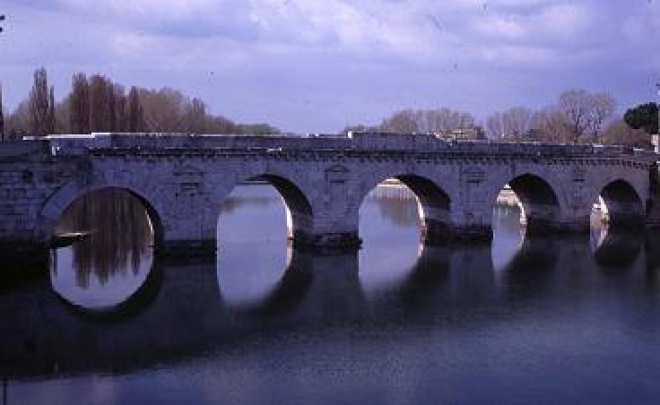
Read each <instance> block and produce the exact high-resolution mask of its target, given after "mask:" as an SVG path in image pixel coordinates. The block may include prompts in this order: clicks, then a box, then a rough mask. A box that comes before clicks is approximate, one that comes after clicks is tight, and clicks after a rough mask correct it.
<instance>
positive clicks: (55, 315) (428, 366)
mask: <svg viewBox="0 0 660 405" xmlns="http://www.w3.org/2000/svg"><path fill="white" fill-rule="evenodd" d="M91 200H93V201H91ZM417 210H418V208H417V203H416V200H415V199H414V197H413V196H412V195H411V194H410V193H409V192H408V191H407V189H402V188H398V187H396V186H392V185H388V186H385V185H383V186H379V187H378V188H377V189H375V190H374V192H372V194H370V195H369V196H368V197H367V198H366V199H365V202H364V203H363V206H362V208H361V211H360V215H361V217H360V235H361V237H362V239H363V247H362V249H360V251H359V252H354V253H346V254H336V255H318V254H314V253H312V252H307V251H300V250H297V249H293V248H291V247H290V246H289V245H288V243H287V239H286V215H285V208H284V205H283V203H282V200H281V198H280V197H279V195H278V194H277V192H276V191H275V189H274V188H272V187H270V186H268V185H245V186H240V187H239V188H237V189H236V190H235V191H234V193H232V195H231V198H230V199H229V200H228V201H225V202H224V203H223V204H222V206H221V207H220V208H219V212H220V214H219V220H218V255H217V260H216V261H202V260H186V261H183V260H167V261H162V260H160V259H154V256H153V254H152V243H153V237H152V235H151V228H150V224H149V221H148V219H147V217H146V215H145V212H144V209H143V208H142V207H141V206H140V205H139V203H137V201H136V200H133V199H132V198H131V197H130V196H128V195H127V194H123V193H122V192H118V191H116V190H108V191H106V192H104V194H102V195H99V196H96V197H95V199H90V201H83V200H79V201H78V202H76V203H75V206H74V207H72V208H71V210H70V211H69V212H67V215H65V218H63V219H62V220H61V221H60V224H59V226H58V230H59V231H61V232H72V231H79V230H85V231H91V232H92V234H91V235H90V236H89V237H88V238H86V239H85V240H83V241H81V242H79V243H77V244H75V245H73V246H69V247H63V248H59V249H57V250H55V251H53V252H52V253H51V263H50V264H49V266H48V268H44V269H37V271H30V272H29V273H30V274H36V276H31V277H26V278H25V279H24V280H23V279H20V280H12V281H11V282H9V281H5V282H0V331H1V334H0V377H2V403H3V404H22V405H27V404H51V405H57V404H67V405H68V404H76V403H77V404H99V405H100V404H155V403H158V404H317V405H318V404H526V405H527V404H585V403H594V404H623V403H626V404H656V403H657V401H658V398H660V384H658V383H657V379H658V377H660V361H658V360H659V359H660V343H659V342H660V234H654V233H648V234H646V235H644V234H639V233H638V234H635V233H629V234H619V233H613V232H609V233H608V232H607V231H606V230H604V229H603V230H601V229H598V228H599V227H598V226H595V227H594V229H592V232H591V234H589V235H575V236H562V237H535V238H525V237H524V229H522V228H521V225H520V223H521V220H520V211H519V209H518V208H517V207H516V206H515V205H513V206H511V205H502V206H497V207H495V208H494V211H493V223H494V240H493V242H492V244H489V245H475V246H460V247H459V246H450V247H423V246H420V244H419V240H420V229H419V214H418V211H417ZM596 222H597V221H596ZM596 225H598V224H597V223H596ZM2 267H3V265H1V264H0V268H2Z"/></svg>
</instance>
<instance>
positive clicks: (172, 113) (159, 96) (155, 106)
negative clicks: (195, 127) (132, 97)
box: [140, 87, 186, 132]
mask: <svg viewBox="0 0 660 405" xmlns="http://www.w3.org/2000/svg"><path fill="white" fill-rule="evenodd" d="M185 101H186V98H185V97H184V96H183V94H181V92H179V91H177V90H174V89H171V88H168V87H165V88H162V89H160V90H146V89H141V91H140V102H141V103H142V108H143V109H144V120H145V122H146V124H147V128H148V129H149V130H150V131H153V132H182V131H183V130H184V123H183V112H184V105H185Z"/></svg>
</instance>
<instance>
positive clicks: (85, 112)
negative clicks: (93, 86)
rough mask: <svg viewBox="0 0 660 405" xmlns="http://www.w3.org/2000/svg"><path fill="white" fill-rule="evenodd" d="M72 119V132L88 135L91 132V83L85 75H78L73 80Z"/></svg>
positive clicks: (71, 97) (70, 119)
mask: <svg viewBox="0 0 660 405" xmlns="http://www.w3.org/2000/svg"><path fill="white" fill-rule="evenodd" d="M69 103H70V108H71V110H70V113H71V115H70V118H69V122H70V125H71V132H73V133H77V134H87V133H89V132H90V123H89V119H90V111H89V83H88V82H87V76H85V74H84V73H76V74H75V75H73V77H72V79H71V95H70V97H69Z"/></svg>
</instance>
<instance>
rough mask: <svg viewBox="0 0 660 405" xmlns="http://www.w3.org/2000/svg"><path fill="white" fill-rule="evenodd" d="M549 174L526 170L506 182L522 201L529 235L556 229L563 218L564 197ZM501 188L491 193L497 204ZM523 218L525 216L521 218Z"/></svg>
mask: <svg viewBox="0 0 660 405" xmlns="http://www.w3.org/2000/svg"><path fill="white" fill-rule="evenodd" d="M552 183H553V181H552V179H551V178H549V177H548V176H541V175H539V174H537V173H531V172H525V173H523V174H520V175H517V176H515V177H513V178H512V179H510V180H509V181H507V182H506V184H508V185H509V187H510V188H511V191H513V193H515V196H516V197H517V199H518V200H519V201H520V206H521V208H522V215H523V216H524V222H525V224H526V232H527V234H529V235H533V234H537V233H543V232H545V231H548V230H552V229H555V228H556V227H557V226H558V221H560V220H561V218H562V214H563V212H562V211H563V210H562V198H560V194H558V189H557V187H556V186H553V184H552ZM503 189H504V188H500V189H499V190H497V191H496V193H493V194H491V197H490V199H489V200H490V201H492V204H493V205H495V204H497V201H498V198H499V194H500V191H501V190H503ZM521 220H523V218H521Z"/></svg>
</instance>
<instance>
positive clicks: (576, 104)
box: [558, 89, 615, 143]
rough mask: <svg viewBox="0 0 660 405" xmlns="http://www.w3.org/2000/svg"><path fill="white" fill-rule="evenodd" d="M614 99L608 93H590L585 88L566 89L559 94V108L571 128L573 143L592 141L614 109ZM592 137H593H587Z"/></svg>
mask: <svg viewBox="0 0 660 405" xmlns="http://www.w3.org/2000/svg"><path fill="white" fill-rule="evenodd" d="M614 104H615V102H614V99H613V98H612V96H610V95H609V94H606V93H599V94H589V93H588V92H587V91H585V90H583V89H572V90H568V91H565V92H564V93H562V94H561V95H560V96H559V103H558V108H559V111H560V112H561V113H562V114H563V115H564V117H565V119H566V121H567V123H568V125H569V127H570V129H571V139H570V141H571V142H572V143H578V142H580V141H581V140H582V141H585V140H586V141H592V140H595V139H594V138H597V137H598V134H599V133H600V131H601V128H602V125H603V123H604V121H605V119H607V118H608V117H609V116H610V115H611V114H612V112H613V111H614ZM585 138H591V139H585Z"/></svg>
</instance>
